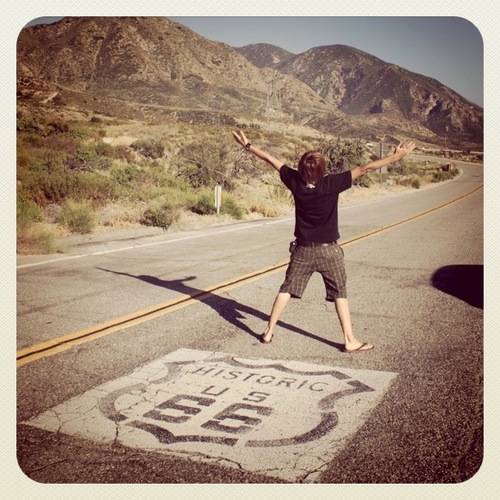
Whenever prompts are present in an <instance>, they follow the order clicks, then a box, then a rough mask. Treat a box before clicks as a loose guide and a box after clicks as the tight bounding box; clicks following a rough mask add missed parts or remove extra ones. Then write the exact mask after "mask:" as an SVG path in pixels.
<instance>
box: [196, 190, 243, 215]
mask: <svg viewBox="0 0 500 500" xmlns="http://www.w3.org/2000/svg"><path fill="white" fill-rule="evenodd" d="M189 208H190V210H191V211H192V212H194V213H195V214H199V215H213V214H215V213H217V209H216V207H215V197H214V193H213V192H212V191H209V190H205V191H202V192H201V193H200V194H199V195H198V196H197V197H196V198H195V200H194V201H193V202H192V203H191V205H190V207H189ZM220 213H221V214H227V215H230V216H231V217H233V218H234V219H237V220H240V219H242V218H243V215H244V210H243V208H241V206H240V205H239V204H238V202H237V201H236V199H235V198H234V197H233V196H232V195H230V194H229V193H222V200H221V206H220Z"/></svg>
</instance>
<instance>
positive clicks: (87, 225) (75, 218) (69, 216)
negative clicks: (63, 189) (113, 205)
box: [58, 200, 96, 234]
mask: <svg viewBox="0 0 500 500" xmlns="http://www.w3.org/2000/svg"><path fill="white" fill-rule="evenodd" d="M58 222H59V223H61V224H63V225H65V226H67V227H68V228H69V229H70V231H71V232H73V233H80V234H86V233H91V232H92V230H93V229H94V226H95V223H96V219H95V215H94V212H93V211H92V207H91V206H90V204H89V203H88V202H81V203H80V202H77V201H74V200H67V201H66V202H65V203H64V205H63V207H62V209H61V213H60V214H59V217H58Z"/></svg>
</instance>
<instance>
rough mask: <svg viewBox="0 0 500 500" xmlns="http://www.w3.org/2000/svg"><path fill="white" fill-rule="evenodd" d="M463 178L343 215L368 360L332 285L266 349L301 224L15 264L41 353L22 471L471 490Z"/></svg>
mask: <svg viewBox="0 0 500 500" xmlns="http://www.w3.org/2000/svg"><path fill="white" fill-rule="evenodd" d="M458 166H459V167H460V168H461V169H462V171H463V174H462V175H461V176H460V177H459V178H457V179H456V180H453V181H451V182H447V183H443V184H441V185H436V186H432V187H429V188H425V189H420V190H415V191H412V192H410V193H405V194H397V195H391V196H388V197H384V198H377V199H371V200H367V201H363V202H356V203H351V204H346V205H342V207H341V209H340V226H341V244H342V246H343V248H344V252H345V257H346V266H347V272H348V293H349V298H350V304H351V310H352V316H353V322H354V328H355V331H356V335H357V337H358V338H360V339H361V340H364V341H368V342H371V343H373V344H375V346H376V347H375V349H374V350H373V351H371V352H369V353H363V354H357V355H349V354H345V353H343V352H342V350H341V347H342V346H341V340H342V339H341V333H340V329H339V326H338V323H337V320H336V315H335V312H334V310H333V309H332V306H331V304H327V303H325V302H324V300H323V298H324V290H323V285H322V282H321V279H320V277H319V276H313V278H312V280H311V282H310V284H309V286H308V289H307V291H306V293H305V295H304V297H303V299H302V300H300V301H296V300H293V301H291V303H290V305H289V306H288V308H287V310H286V311H285V313H284V315H283V317H282V320H281V322H280V323H279V327H278V328H277V331H276V335H275V339H274V340H273V343H272V344H270V345H268V346H263V345H262V344H260V343H259V342H258V335H259V334H260V332H261V331H262V330H263V327H264V324H265V320H266V317H267V314H268V312H269V310H270V307H271V304H272V301H273V299H274V296H275V294H276V292H277V289H278V287H279V285H280V284H281V282H282V279H283V274H284V267H283V266H284V265H285V264H286V262H287V259H288V253H287V251H288V243H289V242H290V240H291V239H292V233H293V219H292V218H291V217H283V218H279V219H272V220H267V221H255V222H250V223H249V222H244V223H238V224H234V225H230V226H219V227H215V228H209V229H203V230H199V231H187V232H182V233H168V232H167V233H164V234H157V235H152V236H148V237H144V238H137V239H134V240H119V241H106V242H101V243H98V242H96V243H92V244H87V245H82V246H78V247H74V248H71V249H70V252H69V253H68V254H65V255H59V256H55V257H50V258H47V257H24V258H19V259H18V270H17V293H18V299H17V301H18V302H17V304H18V311H17V321H18V324H17V328H18V330H17V349H18V353H20V352H21V353H22V352H29V351H30V348H33V346H38V351H40V352H39V357H38V358H35V359H33V360H31V359H29V358H26V360H25V361H24V362H21V363H20V364H19V367H18V369H17V396H18V401H17V406H18V411H17V421H18V443H17V447H18V457H19V464H20V467H21V470H22V471H23V472H24V474H26V475H27V476H28V477H30V478H32V479H34V480H35V481H38V482H46V483H82V482H83V483H87V482H90V483H108V482H109V483H124V482H138V483H247V482H254V483H280V482H289V483H392V484H397V483H431V484H432V483H433V484H438V483H462V482H464V481H466V480H468V479H469V478H472V477H473V476H474V475H475V474H476V472H477V471H478V469H479V468H480V466H481V460H482V454H483V448H482V433H483V415H482V401H483V395H482V391H483V386H482V380H483V296H482V280H483V190H482V188H481V187H482V184H483V169H482V166H481V165H472V164H461V163H459V164H458ZM152 312H153V313H152ZM110 324H111V325H113V328H111V329H110V330H108V329H107V328H108V327H109V325H110ZM70 337H71V338H72V339H75V338H76V339H78V341H77V342H75V343H74V344H71V343H70V342H69V340H70ZM52 339H59V340H58V341H57V342H56V343H57V344H58V349H57V351H56V352H51V350H50V347H51V341H52ZM34 350H37V348H35V349H34ZM478 475H480V474H478ZM467 484H471V483H470V482H469V483H467Z"/></svg>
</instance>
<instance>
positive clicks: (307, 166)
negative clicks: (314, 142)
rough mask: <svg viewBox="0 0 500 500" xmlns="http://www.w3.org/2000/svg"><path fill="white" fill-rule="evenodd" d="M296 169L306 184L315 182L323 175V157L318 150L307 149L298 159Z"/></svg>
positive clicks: (324, 166) (324, 165)
mask: <svg viewBox="0 0 500 500" xmlns="http://www.w3.org/2000/svg"><path fill="white" fill-rule="evenodd" d="M298 171H299V175H300V177H302V180H303V181H304V182H305V183H306V184H317V183H318V182H319V181H320V179H322V178H323V177H324V176H325V172H326V162H325V157H324V156H323V155H322V154H321V153H320V152H319V151H307V152H306V153H304V154H303V155H302V158H301V159H300V161H299V166H298Z"/></svg>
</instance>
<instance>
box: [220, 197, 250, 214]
mask: <svg viewBox="0 0 500 500" xmlns="http://www.w3.org/2000/svg"><path fill="white" fill-rule="evenodd" d="M220 211H221V213H222V214H227V215H230V216H231V217H232V218H233V219H236V220H240V219H243V214H244V211H243V209H242V208H241V207H240V206H239V205H238V202H237V201H236V200H235V199H234V198H233V197H232V196H231V195H230V194H227V193H226V194H225V195H223V199H222V202H221V207H220Z"/></svg>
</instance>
